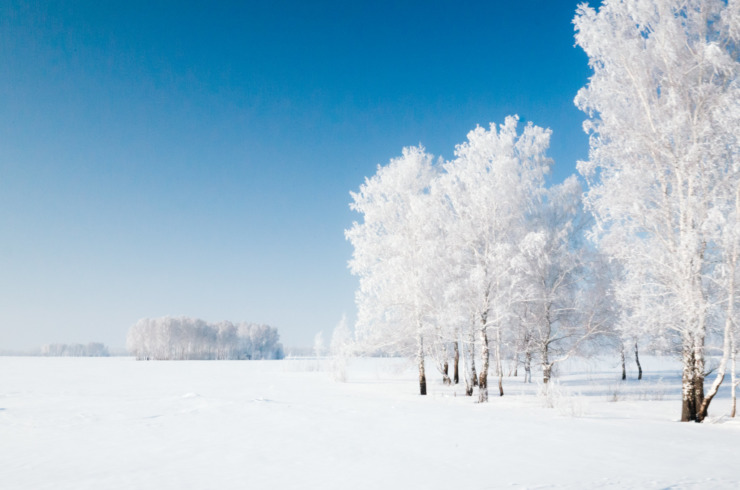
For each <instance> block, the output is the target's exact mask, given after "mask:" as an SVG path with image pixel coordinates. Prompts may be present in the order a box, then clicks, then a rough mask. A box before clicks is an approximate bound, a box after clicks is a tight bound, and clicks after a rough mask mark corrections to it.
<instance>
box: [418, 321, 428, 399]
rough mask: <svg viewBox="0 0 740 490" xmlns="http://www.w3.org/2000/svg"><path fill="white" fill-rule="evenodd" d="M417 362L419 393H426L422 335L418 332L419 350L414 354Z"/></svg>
mask: <svg viewBox="0 0 740 490" xmlns="http://www.w3.org/2000/svg"><path fill="white" fill-rule="evenodd" d="M416 360H417V362H418V364H419V394H420V395H426V394H427V376H426V373H425V371H424V337H423V336H422V335H421V334H419V351H418V353H417V355H416Z"/></svg>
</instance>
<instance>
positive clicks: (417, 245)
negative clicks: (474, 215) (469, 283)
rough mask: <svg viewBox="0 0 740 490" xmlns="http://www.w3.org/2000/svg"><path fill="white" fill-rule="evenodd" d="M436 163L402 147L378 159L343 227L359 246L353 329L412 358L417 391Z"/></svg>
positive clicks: (427, 307)
mask: <svg viewBox="0 0 740 490" xmlns="http://www.w3.org/2000/svg"><path fill="white" fill-rule="evenodd" d="M435 172H436V169H435V166H434V165H433V159H432V157H431V156H430V155H429V154H427V153H426V152H425V151H424V149H423V148H421V147H414V148H406V149H404V150H403V154H402V156H401V157H399V158H396V159H393V160H391V161H390V163H389V164H388V165H386V166H384V167H381V166H379V167H378V171H377V173H376V174H375V176H373V177H372V178H369V179H366V180H365V183H364V184H363V185H362V186H361V187H360V190H359V192H357V193H354V192H353V193H351V195H352V199H353V203H352V204H351V205H350V207H351V208H352V209H353V210H354V211H357V212H358V213H360V214H362V215H363V222H362V223H354V224H353V226H352V228H351V229H349V230H347V231H346V237H347V239H348V240H349V241H350V242H351V243H352V245H353V246H354V253H353V256H352V259H351V260H350V263H349V265H350V270H351V271H352V273H353V274H355V275H357V276H359V278H360V288H359V290H358V292H357V294H356V301H357V307H358V321H357V328H356V336H357V338H358V341H360V342H361V344H362V345H364V346H365V348H366V349H369V350H378V349H380V350H385V351H388V350H391V351H393V352H398V353H402V354H404V355H406V356H409V357H413V358H414V359H415V360H416V363H417V366H418V369H419V391H420V393H421V394H422V395H425V394H426V391H427V388H426V371H425V365H424V357H425V354H426V349H425V341H426V339H427V338H428V334H429V332H430V330H431V329H432V327H433V325H432V313H433V311H434V308H435V306H434V299H433V298H434V297H435V294H436V292H435V291H433V287H432V284H433V281H432V275H433V274H435V273H437V272H438V269H436V268H435V267H434V265H433V263H434V261H435V260H436V259H437V257H436V256H435V254H434V253H433V252H432V251H433V250H434V237H435V236H437V234H438V233H439V230H438V229H436V228H435V227H433V226H432V225H431V221H430V220H429V219H427V217H428V215H429V213H430V212H433V211H431V210H430V206H431V199H430V193H429V191H430V184H431V182H432V179H433V177H434V175H435Z"/></svg>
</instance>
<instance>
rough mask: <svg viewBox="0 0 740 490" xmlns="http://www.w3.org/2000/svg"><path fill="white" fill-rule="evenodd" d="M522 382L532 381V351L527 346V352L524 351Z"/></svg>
mask: <svg viewBox="0 0 740 490" xmlns="http://www.w3.org/2000/svg"><path fill="white" fill-rule="evenodd" d="M524 382H525V383H531V382H532V352H531V351H530V350H529V347H527V352H525V353H524Z"/></svg>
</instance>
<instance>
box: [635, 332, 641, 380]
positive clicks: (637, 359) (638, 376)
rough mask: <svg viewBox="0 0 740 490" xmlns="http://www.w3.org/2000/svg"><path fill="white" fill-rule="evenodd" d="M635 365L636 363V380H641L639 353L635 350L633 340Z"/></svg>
mask: <svg viewBox="0 0 740 490" xmlns="http://www.w3.org/2000/svg"><path fill="white" fill-rule="evenodd" d="M635 363H637V379H642V365H641V364H640V353H639V352H638V350H637V341H636V340H635Z"/></svg>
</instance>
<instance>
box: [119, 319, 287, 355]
mask: <svg viewBox="0 0 740 490" xmlns="http://www.w3.org/2000/svg"><path fill="white" fill-rule="evenodd" d="M126 347H127V349H128V351H129V353H131V354H132V355H134V356H136V359H138V360H201V359H217V360H243V359H282V358H283V356H284V354H283V346H282V344H281V343H280V335H279V334H278V331H277V329H276V328H274V327H271V326H269V325H258V324H254V323H239V324H234V323H231V322H228V321H224V322H219V323H208V322H206V321H204V320H200V319H197V318H187V317H169V316H167V317H162V318H144V319H142V320H139V321H138V322H136V324H134V325H133V326H132V327H131V328H130V329H129V331H128V335H127V337H126Z"/></svg>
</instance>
